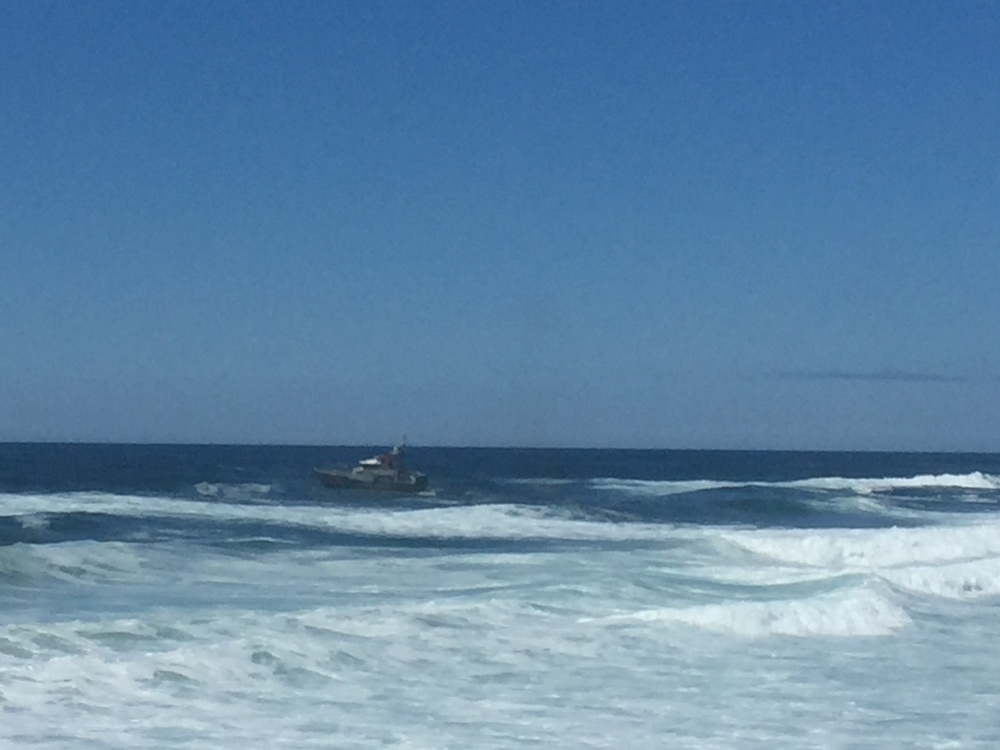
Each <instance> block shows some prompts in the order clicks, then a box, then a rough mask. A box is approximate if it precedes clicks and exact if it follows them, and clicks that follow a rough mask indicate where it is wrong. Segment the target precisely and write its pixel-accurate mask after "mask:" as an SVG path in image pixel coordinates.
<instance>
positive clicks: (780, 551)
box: [0, 444, 1000, 750]
mask: <svg viewBox="0 0 1000 750" xmlns="http://www.w3.org/2000/svg"><path fill="white" fill-rule="evenodd" d="M370 452H371V450H370V449H367V448H363V447H359V448H336V449H322V448H315V447H299V448H296V447H266V446H256V447H227V446H114V445H94V446H91V445H11V444H8V445H0V747H18V748H21V747H23V748H180V747H183V748H204V749H205V750H209V749H212V750H215V749H217V748H230V747H232V748H241V749H246V748H375V747H397V748H426V749H441V748H463V749H465V748H531V747H537V748H547V749H548V748H567V750H568V749H570V748H573V749H576V748H615V749H617V748H667V747H677V748H720V749H721V748H768V750H773V749H775V748H790V749H791V748H795V749H800V748H887V747H890V748H896V747H899V748H902V747H922V748H991V749H992V748H996V747H1000V687H998V685H1000V658H998V657H1000V645H998V638H997V635H998V633H1000V625H998V623H1000V456H996V455H955V454H943V455H932V454H872V453H859V454H845V453H841V454H838V453H776V452H775V453H771V452H759V453H756V452H711V451H704V452H702V451H602V450H514V449H506V450H487V449H441V448H438V449H430V448H424V449H420V448H417V449H412V450H411V455H410V459H411V462H412V463H413V465H414V467H415V468H419V469H422V470H424V471H426V472H427V473H428V474H429V475H430V491H429V492H427V493H423V494H421V495H416V496H411V495H405V494H403V495H391V496H383V495H368V494H363V493H357V492H353V493H352V492H344V491H339V492H338V491H334V490H327V489H325V488H323V487H322V486H320V484H319V482H318V481H316V480H315V478H314V476H313V475H312V469H313V467H314V466H318V465H321V464H323V463H326V462H328V461H354V460H357V459H360V458H364V457H365V456H367V455H368V454H369V453H370Z"/></svg>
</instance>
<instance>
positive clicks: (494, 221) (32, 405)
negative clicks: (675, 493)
mask: <svg viewBox="0 0 1000 750" xmlns="http://www.w3.org/2000/svg"><path fill="white" fill-rule="evenodd" d="M998 39H1000V4H997V3H994V2H972V1H971V0H966V1H965V2H922V1H920V0H917V1H915V2H906V3H870V2H815V3H803V2H797V1H795V2H787V1H784V0H774V1H769V2H738V1H736V0H732V1H727V2H719V1H712V0H707V1H704V2H702V1H699V2H682V1H680V0H678V1H676V2H662V1H659V0H658V1H657V2H643V1H642V0H636V1H635V2H629V3H620V2H604V1H602V0H593V1H590V2H583V3H581V2H576V1H575V0H574V1H573V2H569V1H567V0H553V1H552V2H544V3H539V2H533V1H531V2H513V1H504V0H498V1H496V2H481V3H470V2H465V1H464V0H455V1H453V2H439V1H435V0H429V1H428V2H424V3H413V2H374V1H372V2H283V1H282V2H278V1H277V0H274V1H272V2H255V1H253V0H250V1H248V2H241V3H202V2H177V1H176V0H155V1H154V0H148V1H145V0H135V1H134V2H129V3H114V2H103V1H101V2H97V1H95V0H81V1H80V2H64V1H62V0H60V1H58V2H45V1H44V0H39V1H38V2H33V3H17V2H0V108H2V111H3V115H2V117H0V143H2V144H3V147H2V149H0V441H87V442H105V441H110V442H184V443H203V442H224V443H291V444H321V445H337V444H360V443H366V444H386V443H391V442H393V441H396V440H399V439H400V438H401V436H403V435H406V436H407V438H408V440H409V441H410V443H411V444H414V445H417V444H421V445H483V446H499V445H505V446H509V445H513V446H567V447H573V446H578V447H624V448H709V449H711V448H734V449H744V448H762V449H802V450H921V451H922V450H930V451H938V450H940V451H1000V288H998V287H1000V45H998V44H997V40H998Z"/></svg>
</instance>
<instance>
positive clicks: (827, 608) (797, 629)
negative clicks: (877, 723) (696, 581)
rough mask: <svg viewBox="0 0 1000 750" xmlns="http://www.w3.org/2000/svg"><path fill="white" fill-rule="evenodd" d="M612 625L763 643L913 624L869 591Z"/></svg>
mask: <svg viewBox="0 0 1000 750" xmlns="http://www.w3.org/2000/svg"><path fill="white" fill-rule="evenodd" d="M604 621H605V622H607V623H611V624H646V625H648V624H674V625H688V626H693V627H697V628H701V629H704V630H711V631H715V632H719V633H726V634H732V635H738V636H743V637H747V638H760V637H765V636H774V635H784V636H795V637H815V636H833V637H859V636H887V635H892V634H893V633H895V632H896V631H898V630H900V629H902V628H903V627H905V626H907V625H908V624H909V623H910V617H909V616H908V615H907V614H906V612H905V611H904V610H903V609H902V608H901V607H899V606H898V605H897V604H895V603H893V602H892V601H891V600H890V599H889V598H888V597H886V596H885V595H882V594H879V593H877V592H875V591H872V590H871V589H870V588H868V587H855V588H853V589H850V590H847V591H839V592H835V593H832V594H821V595H818V596H813V597H808V598H804V599H794V600H787V601H757V602H728V603H723V604H705V605H698V606H693V607H658V608H655V609H645V610H640V611H638V612H631V613H628V614H619V615H612V616H610V617H606V618H604Z"/></svg>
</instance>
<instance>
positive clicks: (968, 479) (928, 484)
mask: <svg viewBox="0 0 1000 750" xmlns="http://www.w3.org/2000/svg"><path fill="white" fill-rule="evenodd" d="M591 486H592V487H594V488H595V489H598V490H609V491H617V492H626V493H631V494H635V495H645V496H652V497H659V496H668V495H677V494H685V493H689V492H702V491H705V490H716V489H733V488H740V487H778V488H790V489H800V490H813V491H823V492H845V491H846V492H853V493H855V494H858V495H872V494H874V493H879V492H892V491H894V490H921V489H964V490H982V491H987V492H991V491H996V490H1000V476H996V475H993V474H985V473H983V472H981V471H973V472H970V473H968V474H922V475H918V476H914V477H881V478H852V477H814V478H810V479H796V480H791V481H783V482H727V481H718V480H711V479H694V480H683V481H672V480H645V479H618V478H599V479H593V480H591Z"/></svg>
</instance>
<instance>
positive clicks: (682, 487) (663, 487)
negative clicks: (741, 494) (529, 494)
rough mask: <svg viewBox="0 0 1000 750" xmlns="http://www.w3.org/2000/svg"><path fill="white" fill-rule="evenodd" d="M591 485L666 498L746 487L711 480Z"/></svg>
mask: <svg viewBox="0 0 1000 750" xmlns="http://www.w3.org/2000/svg"><path fill="white" fill-rule="evenodd" d="M591 485H592V486H593V487H594V488H595V489H598V490H607V491H612V492H624V493H628V494H632V495H642V496H647V497H667V496H669V495H683V494H686V493H688V492H701V491H703V490H717V489H725V488H730V487H746V486H748V485H747V483H745V482H720V481H715V480H712V479H691V480H685V481H662V480H647V479H615V478H604V479H594V480H592V481H591Z"/></svg>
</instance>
